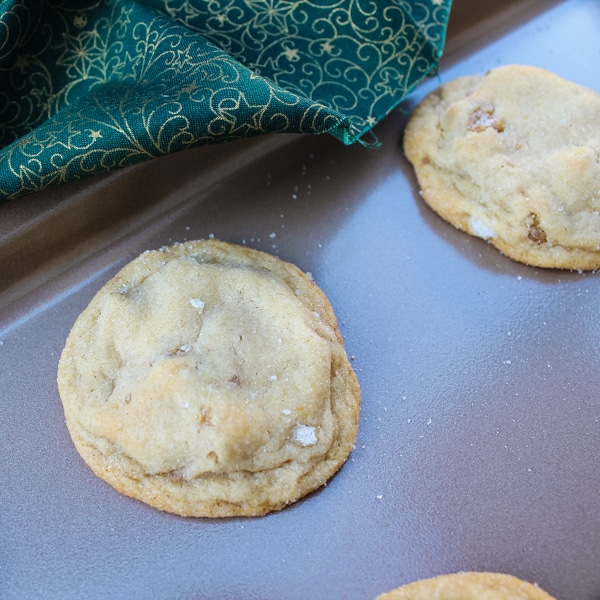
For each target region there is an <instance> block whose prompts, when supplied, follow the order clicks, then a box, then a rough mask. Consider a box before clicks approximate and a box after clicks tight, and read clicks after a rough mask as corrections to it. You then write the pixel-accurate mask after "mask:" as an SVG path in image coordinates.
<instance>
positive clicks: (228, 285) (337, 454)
mask: <svg viewBox="0 0 600 600" xmlns="http://www.w3.org/2000/svg"><path fill="white" fill-rule="evenodd" d="M58 388H59V392H60V396H61V399H62V402H63V406H64V411H65V417H66V422H67V426H68V429H69V432H70V434H71V438H72V440H73V442H74V444H75V446H76V448H77V450H78V451H79V453H80V454H81V456H82V457H83V459H84V460H85V462H86V463H87V464H88V465H89V466H90V468H91V469H92V470H93V471H94V472H95V473H96V474H97V475H98V476H99V477H101V478H102V479H104V480H105V481H107V482H108V483H110V484H111V485H112V486H113V487H115V488H116V489H117V490H119V491H121V492H122V493H124V494H126V495H128V496H131V497H133V498H137V499H139V500H142V501H143V502H146V503H147V504H150V505H151V506H154V507H156V508H159V509H162V510H165V511H168V512H173V513H177V514H180V515H186V516H203V517H227V516H252V515H261V514H264V513H267V512H269V511H273V510H278V509H281V508H283V507H284V506H286V505H287V504H289V503H291V502H294V501H296V500H298V499H300V498H301V497H303V496H305V495H306V494H308V493H309V492H311V491H313V490H315V489H317V488H318V487H320V486H322V485H323V484H324V483H325V482H326V481H327V480H328V479H329V478H330V477H332V476H333V475H334V473H335V472H336V471H337V470H338V469H339V468H340V467H341V466H342V464H343V463H344V462H345V461H346V459H347V458H348V456H349V454H350V452H351V451H352V449H353V446H354V442H355V439H356V433H357V427H358V415H359V407H360V389H359V385H358V381H357V378H356V375H355V374H354V371H353V370H352V368H351V366H350V363H349V361H348V358H347V356H346V353H345V350H344V345H343V340H342V337H341V334H340V331H339V329H338V326H337V321H336V317H335V315H334V312H333V309H332V307H331V304H330V303H329V301H328V299H327V298H326V296H325V295H324V294H323V292H322V291H321V290H320V289H319V288H318V287H317V285H316V284H315V283H314V282H313V281H312V279H311V278H310V277H309V276H308V275H306V274H305V273H303V272H302V271H300V270H299V269H298V268H297V267H295V266H293V265H291V264H290V263H287V262H284V261H282V260H279V259H278V258H276V257H273V256H271V255H269V254H266V253H263V252H259V251H256V250H252V249H249V248H246V247H243V246H237V245H234V244H227V243H224V242H220V241H217V240H202V241H193V242H186V243H184V244H175V245H174V246H170V247H165V248H161V249H160V250H156V251H148V252H145V253H143V254H142V255H141V256H139V257H138V258H136V259H135V260H133V261H132V262H131V263H130V264H128V265H127V266H125V267H124V268H123V269H122V270H121V271H120V272H119V273H118V274H117V275H115V277H114V278H113V279H112V280H111V281H109V282H108V283H106V284H105V285H104V287H102V289H100V291H99V292H98V293H97V295H96V296H95V297H94V298H93V300H92V301H91V303H90V304H89V306H88V307H87V308H86V309H85V310H84V311H83V313H82V314H81V315H80V316H79V318H78V319H77V321H76V323H75V325H74V326H73V329H72V330H71V333H70V334H69V337H68V339H67V342H66V346H65V349H64V351H63V353H62V356H61V359H60V362H59V369H58Z"/></svg>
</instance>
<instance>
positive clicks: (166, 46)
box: [0, 0, 451, 200]
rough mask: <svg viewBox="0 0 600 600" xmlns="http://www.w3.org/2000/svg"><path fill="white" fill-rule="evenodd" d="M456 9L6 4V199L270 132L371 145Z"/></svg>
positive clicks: (368, 3) (2, 55) (283, 1)
mask: <svg viewBox="0 0 600 600" xmlns="http://www.w3.org/2000/svg"><path fill="white" fill-rule="evenodd" d="M450 4H451V0H413V1H408V0H187V1H186V0H143V1H142V0H140V1H135V0H5V1H4V2H2V4H1V5H0V200H5V199H7V198H12V197H15V196H19V195H22V194H26V193H30V192H33V191H35V190H39V189H43V188H45V187H47V186H49V185H53V184H57V183H61V182H65V181H72V180H75V179H79V178H81V177H84V176H86V175H89V174H94V173H101V172H104V171H107V170H110V169H114V168H118V167H124V166H127V165H132V164H135V163H138V162H141V161H143V160H147V159H150V158H153V157H157V156H162V155H165V154H168V153H171V152H176V151H179V150H183V149H186V148H192V147H195V146H200V145H203V144H209V143H216V142H224V141H232V140H237V139H240V138H245V137H250V136H254V135H259V134H263V133H276V132H279V133H314V134H318V133H324V132H327V133H330V134H332V135H334V136H336V137H337V138H339V139H340V140H342V141H343V142H344V143H352V142H354V141H356V140H360V139H361V137H362V136H364V134H365V133H366V132H368V131H369V130H370V129H371V128H372V127H373V126H374V125H375V124H376V123H377V122H378V121H380V120H381V119H382V118H383V117H384V116H385V115H386V114H387V113H388V112H389V111H390V110H392V109H393V108H394V107H395V106H396V105H397V104H398V103H399V102H400V101H401V100H402V99H403V98H404V97H405V96H406V95H407V94H408V93H409V92H410V91H411V90H412V89H413V88H414V87H415V86H416V85H417V84H418V83H419V82H420V81H421V80H422V79H423V78H424V77H425V76H426V75H427V74H428V73H430V72H431V71H432V70H434V69H435V68H436V67H437V64H438V61H439V59H440V57H441V55H442V50H443V46H444V41H445V34H446V25H447V21H448V16H449V12H450Z"/></svg>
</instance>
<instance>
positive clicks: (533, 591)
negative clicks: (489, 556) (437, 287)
mask: <svg viewBox="0 0 600 600" xmlns="http://www.w3.org/2000/svg"><path fill="white" fill-rule="evenodd" d="M377 600H553V598H552V596H549V595H548V594H547V593H546V592H544V591H543V590H541V589H540V588H539V587H537V586H536V585H533V584H532V583H527V582H526V581H523V580H521V579H518V578H517V577H513V576H512V575H504V574H502V573H485V572H484V573H475V572H465V573H452V574H450V575H440V576H438V577H433V578H431V579H421V580H420V581H415V582H413V583H409V584H407V585H403V586H402V587H399V588H397V589H395V590H392V591H391V592H387V593H385V594H381V595H380V596H378V597H377Z"/></svg>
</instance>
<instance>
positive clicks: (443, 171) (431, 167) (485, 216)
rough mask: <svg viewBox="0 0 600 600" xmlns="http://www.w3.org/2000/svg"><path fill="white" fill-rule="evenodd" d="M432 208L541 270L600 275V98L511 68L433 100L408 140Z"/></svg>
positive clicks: (411, 125)
mask: <svg viewBox="0 0 600 600" xmlns="http://www.w3.org/2000/svg"><path fill="white" fill-rule="evenodd" d="M404 152H405V154H406V156H407V158H408V159H409V160H410V162H411V163H412V165H413V167H414V169H415V173H416V175H417V179H418V182H419V185H420V188H421V195H422V197H423V199H424V200H425V202H426V203H427V204H428V205H429V206H430V207H431V208H433V210H435V211H436V212H437V213H438V214H439V215H440V216H442V217H443V218H444V219H446V220H447V221H448V222H450V223H451V224H452V225H454V226H455V227H457V228H458V229H461V230H463V231H465V232H467V233H469V234H471V235H474V236H476V237H480V238H483V239H485V240H487V241H489V242H490V243H491V244H492V245H494V246H495V247H496V248H498V249H499V250H500V251H502V252H503V253H504V254H506V255H507V256H509V257H511V258H513V259H514V260H517V261H519V262H523V263H526V264H529V265H532V266H537V267H547V268H561V269H577V270H593V269H598V268H600V95H599V94H597V93H596V92H594V91H592V90H590V89H588V88H585V87H582V86H579V85H577V84H575V83H572V82H569V81H566V80H565V79H562V78H560V77H558V76H557V75H554V74H553V73H550V72H549V71H546V70H544V69H540V68H536V67H529V66H523V65H507V66H503V67H499V68H497V69H492V70H491V71H489V72H488V73H487V74H486V75H481V76H479V75H477V76H467V77H459V78H458V79H455V80H453V81H450V82H448V83H445V84H443V85H442V86H440V87H439V88H438V89H437V90H435V91H433V92H432V93H431V94H429V95H428V96H427V97H426V98H425V99H424V100H423V101H422V102H421V103H420V104H419V105H418V106H417V107H416V109H415V110H414V112H413V114H412V115H411V117H410V119H409V122H408V124H407V127H406V131H405V135H404Z"/></svg>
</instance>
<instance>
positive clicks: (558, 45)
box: [0, 0, 600, 600]
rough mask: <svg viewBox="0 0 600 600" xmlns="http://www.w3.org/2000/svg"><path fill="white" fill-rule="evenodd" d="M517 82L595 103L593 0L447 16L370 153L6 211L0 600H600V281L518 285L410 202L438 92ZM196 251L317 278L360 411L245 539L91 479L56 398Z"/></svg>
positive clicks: (290, 152)
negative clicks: (538, 598)
mask: <svg viewBox="0 0 600 600" xmlns="http://www.w3.org/2000/svg"><path fill="white" fill-rule="evenodd" d="M506 63H524V64H532V65H538V66H541V67H545V68H548V69H551V70H553V71H554V72H556V73H557V74H559V75H561V76H563V77H566V78H568V79H571V80H573V81H576V82H578V83H580V84H583V85H587V86H589V87H591V88H594V89H596V90H597V91H599V92H600V77H599V75H598V73H599V71H598V68H597V65H598V64H600V3H599V2H598V1H597V0H567V1H564V2H556V1H552V2H550V1H543V0H540V1H537V2H533V1H529V2H518V1H516V2H503V3H500V2H491V1H490V2H483V1H481V0H480V1H476V0H456V1H455V4H454V7H453V12H452V16H451V22H450V27H449V32H448V43H447V47H446V52H445V55H444V58H443V60H442V63H441V69H440V73H439V75H438V76H437V77H435V78H432V79H430V80H427V81H426V82H424V83H423V84H422V85H421V86H420V87H419V88H418V89H417V90H416V91H415V92H414V93H413V94H412V95H411V96H410V97H409V98H408V99H407V100H406V101H405V102H404V103H403V104H402V106H401V107H400V108H399V109H398V110H396V111H395V112H394V113H392V114H390V115H389V116H388V117H387V118H386V119H385V120H384V121H383V122H382V123H381V124H380V125H379V126H378V129H377V131H376V133H377V135H378V137H379V138H380V140H381V142H382V143H383V145H382V147H381V148H380V149H376V150H370V149H366V148H363V147H361V146H352V147H345V146H343V145H342V144H340V142H338V141H336V140H335V139H333V138H330V137H327V136H319V137H308V136H306V137H303V136H270V137H264V138H257V139H254V140H249V141H245V142H240V143H237V142H236V143H234V144H229V145H224V146H219V147H211V148H202V149H198V150H191V151H187V152H184V153H182V154H179V155H173V156H169V157H166V158H164V159H156V160H154V161H152V162H151V163H147V164H144V165H138V166H136V167H133V168H128V169H125V170H122V171H118V172H114V173H111V174H109V175H105V176H101V177H95V178H93V179H88V180H86V181H82V182H78V183H76V184H69V185H64V186H61V187H57V188H54V189H51V190H47V191H45V192H40V193H38V194H35V195H32V196H28V197H24V198H20V199H17V200H14V201H10V202H7V203H6V204H3V205H0V397H1V402H0V448H1V459H2V460H1V461H0V483H1V485H0V597H1V598H3V599H22V598H87V599H95V598H102V599H105V598H111V599H120V598H128V599H137V598H140V599H141V598H144V599H154V598H156V599H165V598H168V599H188V598H189V599H192V598H193V599H199V598H210V599H213V598H220V599H241V598H243V599H247V600H252V599H256V600H258V599H260V600H266V599H275V598H277V599H303V600H304V599H306V598H311V599H313V600H318V599H325V598H327V599H331V598H335V599H357V600H362V599H365V600H366V599H372V598H375V596H376V595H378V594H380V593H382V592H384V591H387V590H389V589H392V588H394V587H397V586H399V585H401V584H403V583H407V582H410V581H413V580H416V579H419V578H424V577H430V576H434V575H437V574H441V573H448V572H454V571H460V570H489V571H500V572H505V573H511V574H513V575H515V576H518V577H521V578H523V579H526V580H529V581H533V582H537V583H538V584H539V585H540V586H541V587H543V588H544V589H545V590H547V591H548V592H549V593H550V594H552V595H554V596H555V597H556V598H557V599H558V600H574V599H577V600H594V599H595V600H597V599H598V598H599V597H600V465H599V460H598V458H599V456H600V397H599V389H600V304H599V302H598V298H599V297H600V279H599V278H598V275H597V274H595V273H588V274H581V273H576V272H565V271H549V270H542V269H535V268H531V267H527V266H525V265H521V264H518V263H515V262H513V261H511V260H509V259H508V258H506V257H504V256H503V255H501V254H500V253H498V252H497V251H496V250H495V249H494V248H492V247H491V246H490V245H488V244H486V243H485V242H483V241H481V240H478V239H475V238H472V237H469V236H467V235H465V234H463V233H461V232H459V231H456V230H454V229H453V228H452V227H451V226H450V225H448V224H446V223H445V222H443V221H442V220H441V219H440V218H439V217H438V216H437V215H435V214H434V213H433V212H432V211H430V210H429V209H428V208H427V207H426V206H425V205H424V204H423V203H422V201H421V200H420V198H419V196H418V189H417V186H416V180H415V177H414V174H413V171H412V169H411V167H410V165H409V164H408V163H407V161H406V160H405V158H404V157H403V155H402V150H401V138H402V130H403V126H404V124H405V122H406V118H407V114H408V113H409V112H410V111H411V110H412V108H413V106H414V105H415V103H416V102H417V101H418V100H419V99H420V98H422V97H423V96H424V95H425V94H426V93H427V92H428V91H430V90H432V89H433V88H434V87H435V86H437V85H438V84H439V83H440V82H442V81H447V80H450V79H452V78H454V77H456V76H459V75H462V74H473V73H481V72H484V71H486V70H487V69H489V68H490V67H494V66H497V65H500V64H506ZM209 235H214V236H215V237H218V238H221V239H224V240H228V241H232V242H238V243H246V244H247V245H249V246H253V247H256V248H259V249H262V250H266V251H269V252H272V253H274V254H276V255H278V256H280V257H281V258H283V259H285V260H289V261H291V262H293V263H295V264H297V265H298V266H299V267H300V268H302V269H303V270H305V271H310V272H311V273H312V274H313V276H314V278H315V279H316V281H317V282H318V283H319V285H320V286H321V287H322V288H323V289H324V290H325V292H326V293H327V294H328V296H329V298H330V299H331V301H332V303H333V305H334V307H335V309H336V312H337V315H338V317H339V320H340V323H341V329H342V333H343V334H344V336H345V339H346V345H347V350H348V353H349V355H351V356H352V357H353V359H352V361H353V364H354V366H355V368H356V371H357V374H358V377H359V379H360V383H361V386H362V392H363V405H362V416H361V423H360V430H359V436H358V443H357V446H356V450H355V451H354V453H353V454H352V456H351V458H350V460H349V461H348V462H347V464H346V465H345V466H344V467H343V468H342V470H341V471H340V472H339V473H338V474H337V475H336V476H335V477H334V478H333V479H332V480H331V482H330V483H329V484H328V485H327V486H326V487H324V488H323V489H321V490H318V491H317V492H315V493H313V494H311V495H310V496H309V497H307V498H306V499H304V500H302V501H300V502H298V503H297V504H294V505H293V506H290V507H289V508H287V509H285V510H283V511H281V512H278V513H273V514H270V515H268V516H265V517H261V518H253V519H221V520H208V519H186V518H181V517H176V516H173V515H169V514H165V513H161V512H159V511H157V510H154V509H152V508H150V507H148V506H146V505H144V504H142V503H140V502H138V501H135V500H132V499H129V498H126V497H125V496H122V495H121V494H119V493H117V492H116V491H114V490H113V489H112V488H111V487H109V486H108V485H106V484H105V483H104V482H102V481H101V480H100V479H98V478H97V477H96V476H95V475H93V474H92V473H91V471H90V470H89V469H88V468H87V467H86V466H85V465H84V463H83V462H82V460H81V459H80V458H79V456H78V454H77V452H76V451H75V449H74V447H73V445H72V443H71V441H70V438H69V435H68V433H67V430H66V427H65V423H64V419H63V414H62V407H61V403H60V398H59V396H58V392H57V389H56V383H55V377H56V368H57V362H58V358H59V356H60V352H61V350H62V347H63V345H64V342H65V339H66V336H67V334H68V332H69V329H70V327H71V326H72V324H73V322H74V321H75V318H76V317H77V315H78V314H79V312H80V311H81V310H82V309H83V308H84V307H85V306H86V305H87V303H88V301H89V300H90V299H91V297H92V296H93V294H94V293H95V292H96V290H97V289H98V288H99V287H100V286H101V285H102V284H103V283H104V282H105V281H106V280H107V279H108V278H109V277H110V276H111V275H112V274H114V273H115V272H116V271H117V270H118V269H119V268H120V267H121V266H122V265H124V264H125V263H126V262H127V261H129V260H130V259H132V258H133V257H135V256H136V255H137V254H139V253H140V252H142V251H143V250H145V249H147V248H156V247H159V246H162V245H164V244H169V243H171V242H175V241H182V240H185V239H194V238H204V237H207V236H209Z"/></svg>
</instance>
